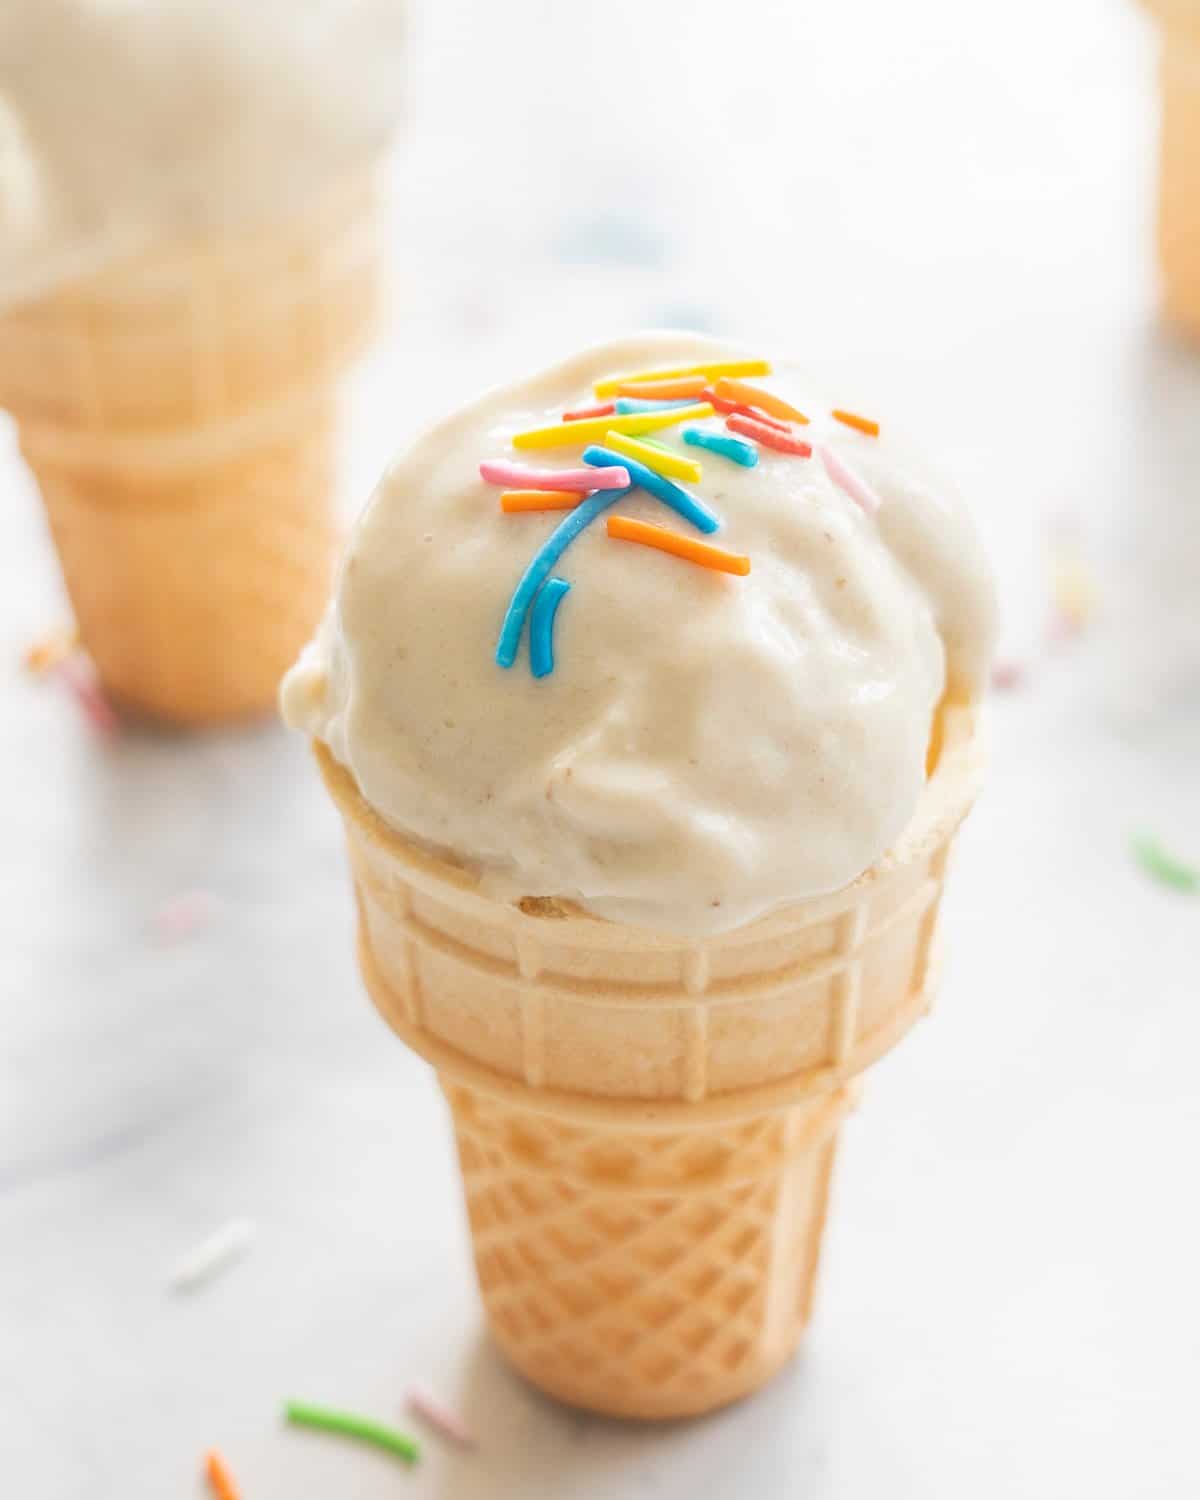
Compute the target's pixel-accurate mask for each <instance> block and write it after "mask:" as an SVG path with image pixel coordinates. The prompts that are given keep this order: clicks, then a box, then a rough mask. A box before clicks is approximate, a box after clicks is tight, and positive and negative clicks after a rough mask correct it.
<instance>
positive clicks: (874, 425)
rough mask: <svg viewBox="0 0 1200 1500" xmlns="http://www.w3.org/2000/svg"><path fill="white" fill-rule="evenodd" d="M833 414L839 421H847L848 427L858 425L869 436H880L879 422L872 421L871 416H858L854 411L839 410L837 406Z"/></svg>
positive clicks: (860, 430)
mask: <svg viewBox="0 0 1200 1500" xmlns="http://www.w3.org/2000/svg"><path fill="white" fill-rule="evenodd" d="M833 414H834V416H835V417H836V418H837V419H838V421H839V422H845V424H846V426H847V427H857V428H858V430H859V432H865V433H866V435H867V436H868V437H878V436H879V423H878V422H872V421H871V419H870V417H858V416H855V414H854V413H853V412H852V411H839V410H838V409H837V408H836V407H835V408H834V411H833Z"/></svg>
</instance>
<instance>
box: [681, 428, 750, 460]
mask: <svg viewBox="0 0 1200 1500" xmlns="http://www.w3.org/2000/svg"><path fill="white" fill-rule="evenodd" d="M683 440H684V442H685V443H689V444H690V445H691V446H692V447H693V448H707V449H708V450H709V452H710V453H719V454H720V455H721V457H722V458H728V459H731V460H732V461H733V462H734V463H735V464H741V466H742V468H743V469H752V468H753V467H754V465H755V464H756V463H757V462H758V449H757V448H756V447H755V446H754V445H753V443H743V442H742V440H741V438H735V437H726V436H725V434H724V433H723V432H708V431H706V430H705V429H704V428H703V427H685V428H684V429H683Z"/></svg>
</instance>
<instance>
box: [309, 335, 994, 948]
mask: <svg viewBox="0 0 1200 1500" xmlns="http://www.w3.org/2000/svg"><path fill="white" fill-rule="evenodd" d="M739 356H741V357H744V354H743V352H742V351H738V350H731V349H729V348H727V347H726V346H724V345H720V344H715V343H713V342H712V341H710V340H706V339H698V338H695V337H692V336H685V335H669V334H660V335H650V336H643V337H642V338H639V339H636V340H631V341H628V342H623V343H614V344H610V345H606V346H603V347H600V348H596V349H592V350H589V351H588V352H586V353H584V354H582V355H580V356H578V357H577V358H575V359H572V360H570V361H569V362H567V363H566V364H563V365H559V366H557V367H556V368H554V369H551V370H548V371H546V372H545V373H543V374H540V375H537V376H535V377H534V378H533V379H531V380H528V381H524V382H522V383H520V384H517V385H514V386H511V387H509V388H506V389H502V390H497V391H494V392H492V393H490V394H488V395H486V396H484V397H483V399H482V400H479V401H477V402H475V403H474V404H472V405H470V406H468V407H466V408H465V409H464V410H462V411H460V412H458V413H457V414H455V415H454V416H452V417H450V418H449V419H447V420H446V421H444V422H441V423H440V424H438V425H437V426H435V427H433V428H432V429H430V430H429V431H427V432H426V433H425V434H424V435H423V436H421V437H419V438H418V439H417V440H416V441H415V442H414V443H413V444H412V445H411V446H410V447H409V448H408V449H407V450H406V451H404V452H403V453H402V454H401V455H400V456H399V458H398V459H397V460H396V461H395V463H394V464H393V466H392V467H391V469H390V470H389V472H388V473H387V474H386V475H385V477H384V479H383V480H382V482H381V483H380V485H379V488H378V490H377V491H376V493H375V495H374V497H373V499H372V501H371V503H370V505H369V506H368V508H367V510H366V511H365V513H364V514H363V516H362V518H361V520H360V521H359V523H358V526H357V528H356V530H355V532H354V534H353V536H352V538H351V540H350V543H349V546H348V549H347V552H346V555H345V559H344V562H343V565H342V568H341V573H340V577H339V580H338V583H337V587H336V592H335V596H334V599H333V602H332V604H331V607H330V609H329V612H328V614H327V617H326V619H325V621H324V624H323V626H322V628H321V630H320V632H319V634H318V637H317V639H316V640H315V641H314V643H313V644H312V645H311V646H310V647H309V649H308V650H307V652H306V653H305V655H304V657H303V658H302V659H301V661H300V662H299V664H298V665H297V666H296V667H295V668H293V670H292V671H291V673H290V674H289V675H288V677H287V679H286V680H285V683H284V687H283V694H282V702H283V711H284V715H285V718H286V719H287V721H288V722H289V723H290V724H291V725H293V726H294V727H295V728H298V729H301V730H304V731H306V732H308V733H309V734H311V735H314V736H316V737H317V738H319V739H321V740H323V741H324V742H325V743H326V744H327V745H328V746H329V748H330V750H331V751H332V753H333V754H334V755H335V756H336V758H337V759H338V760H339V761H341V762H342V763H343V764H344V765H345V766H346V767H347V768H348V769H349V770H350V771H351V772H352V773H353V775H354V777H355V780H356V781H357V783H358V786H359V788H360V790H361V792H362V794H363V796H364V797H365V798H366V800H367V801H368V802H369V803H370V804H371V805H372V807H373V808H374V809H375V810H376V811H377V812H378V813H379V814H380V816H381V817H383V818H384V820H385V821H386V822H388V823H389V824H391V825H392V826H393V827H394V828H395V829H397V830H398V831H400V832H401V833H402V834H404V835H406V836H408V837H410V838H412V839H414V840H416V841H418V842H419V843H421V844H423V845H425V846H428V847H430V848H432V849H433V850H435V851H438V852H440V853H442V854H445V855H448V856H449V857H451V858H453V859H455V860H457V861H458V862H460V863H463V864H465V865H467V866H469V867H471V868H472V869H474V870H475V871H477V872H478V874H479V877H480V879H481V881H482V882H483V885H484V888H485V889H486V890H487V891H488V892H489V893H491V894H493V895H495V896H496V897H498V898H501V899H517V898H521V897H526V896H554V897H559V898H568V899H571V900H574V901H575V902H577V903H579V904H580V905H582V906H583V907H584V908H586V909H588V910H590V911H591V912H593V913H595V914H597V915H599V916H602V917H607V918H611V919H614V920H618V921H623V922H629V923H632V924H635V925H639V926H643V927H649V928H652V929H656V930H659V931H663V932H669V933H676V934H680V935H704V934H709V933H715V932H719V931H722V930H724V929H727V928H731V927H734V926H738V925H740V924H742V923H745V922H748V921H750V920H752V919H753V918H755V917H758V916H760V915H763V914H764V913H767V912H769V911H771V910H772V909H775V908H778V907H781V906H784V905H786V904H788V903H791V902H794V901H797V900H799V899H801V898H804V897H809V896H813V895H817V894H822V893H825V892H828V891H831V890H835V889H838V888H839V887H841V886H842V885H844V884H846V883H847V882H849V881H850V880H852V879H854V878H855V877H856V876H857V875H859V874H860V873H861V872H862V871H864V870H865V869H866V868H867V867H868V866H869V865H871V864H872V863H873V862H874V861H875V860H876V859H877V858H878V857H879V856H880V855H881V854H883V853H884V852H885V851H886V850H887V848H888V847H889V846H890V844H891V843H892V842H893V841H894V839H895V838H896V836H897V835H898V834H899V833H900V831H901V830H902V829H903V827H904V825H905V824H906V822H907V821H908V820H909V818H910V817H911V816H912V814H913V812H914V810H915V808H916V805H917V801H918V799H919V797H920V795H921V791H922V787H923V785H924V781H925V758H926V751H927V748H928V745H929V740H930V732H931V724H932V721H933V717H934V714H935V711H936V709H937V707H938V704H939V702H940V701H941V700H942V699H943V697H945V696H948V697H950V698H953V699H962V700H969V699H971V698H972V697H974V696H975V695H977V694H978V693H979V691H980V685H981V683H982V682H983V680H984V676H985V672H986V669H987V662H988V657H989V653H990V649H991V640H992V629H993V596H992V586H991V582H990V578H989V574H988V570H987V567H986V565H985V562H984V559H983V557H982V556H981V553H980V549H979V545H978V543H977V540H976V537H975V534H974V531H973V529H972V526H971V524H970V521H969V519H968V517H967V515H966V513H965V511H964V510H963V508H962V506H961V505H960V503H959V502H958V500H957V499H956V498H955V497H954V496H953V494H952V493H951V492H950V491H949V490H948V489H947V488H946V487H945V485H944V484H942V483H940V482H936V481H933V480H931V479H930V478H929V477H928V474H927V472H926V471H925V470H924V469H923V468H922V467H920V466H919V465H918V463H917V462H916V460H914V459H913V458H912V457H910V456H909V454H908V453H907V451H906V450H905V449H903V448H902V447H901V446H900V445H899V444H898V443H897V442H896V440H895V439H894V438H893V436H892V435H891V434H890V433H889V432H888V430H887V428H886V427H884V429H883V432H882V434H881V435H879V436H872V435H870V434H869V433H866V432H863V431H860V430H858V429H856V428H855V427H852V426H849V425H846V423H845V422H843V421H839V420H838V419H836V418H834V417H833V415H832V413H831V407H830V404H829V403H828V401H827V400H825V399H822V398H820V397H818V396H816V395H815V394H814V393H813V391H812V389H811V388H810V387H809V386H808V385H807V384H806V383H805V382H804V381H803V380H802V379H801V377H800V376H799V375H798V374H797V373H796V372H795V371H794V370H792V369H791V368H789V367H780V366H776V367H775V370H774V372H773V373H771V374H769V375H767V376H765V377H763V378H761V379H758V380H756V381H755V382H754V383H755V385H757V386H758V387H760V388H761V390H762V391H764V392H769V393H771V395H772V396H774V397H776V398H781V399H782V400H784V401H785V402H786V403H788V404H790V405H791V406H793V407H795V408H796V409H798V410H799V411H800V412H802V413H803V414H805V415H806V416H808V417H809V418H810V423H809V425H806V426H794V427H793V428H792V435H793V438H799V439H802V441H803V442H804V443H805V444H810V445H812V446H813V453H812V455H811V456H803V454H802V453H795V452H779V451H776V450H775V449H774V448H772V447H770V446H768V445H765V444H759V443H758V442H756V441H755V440H754V439H753V438H751V439H749V440H748V441H749V447H750V449H751V450H752V451H755V450H756V452H757V461H756V462H755V463H754V466H753V467H742V466H741V465H740V464H738V463H736V462H734V461H733V460H732V459H731V458H729V457H726V456H724V455H722V454H720V453H715V452H711V451H707V450H706V449H704V448H702V447H695V446H691V445H689V444H687V443H686V442H685V441H684V439H683V432H684V431H685V430H687V427H691V428H695V429H699V431H700V432H703V433H709V434H711V435H713V436H717V435H722V436H725V437H728V436H731V434H730V433H729V431H728V429H727V427H726V426H725V422H724V419H723V417H722V415H721V414H720V413H719V412H717V413H714V415H713V416H712V417H710V418H707V419H703V420H700V421H698V422H690V423H688V424H686V426H684V425H674V426H664V427H662V428H660V429H659V430H658V431H657V432H655V433H654V437H655V439H656V440H657V441H660V442H662V443H663V444H664V445H665V447H666V448H667V449H668V450H670V452H672V453H675V454H677V455H682V456H686V457H688V458H691V459H694V460H698V461H699V462H700V463H701V465H702V476H701V478H700V479H699V480H698V481H695V482H684V481H676V482H678V483H680V484H681V487H682V489H683V490H684V491H685V492H686V493H687V494H688V495H689V496H690V497H692V499H693V500H695V501H698V502H699V504H700V505H701V506H702V507H704V509H706V510H707V511H708V512H710V513H711V514H712V515H713V516H715V517H717V518H719V522H720V525H719V529H718V530H716V531H715V532H713V533H712V534H710V535H707V536H704V535H702V534H701V532H700V531H699V529H698V528H697V527H695V526H693V525H691V524H690V523H689V522H688V521H686V520H684V519H683V518H682V517H681V516H680V515H678V514H676V513H675V512H673V511H672V510H671V509H669V508H668V507H667V506H666V505H665V504H664V503H663V501H662V500H661V499H660V498H658V497H656V496H655V495H654V494H652V493H650V492H648V491H647V490H646V489H645V488H642V487H634V488H631V489H630V490H629V491H628V492H625V491H623V490H617V491H611V490H610V491H603V492H600V493H601V494H603V495H604V496H605V498H606V499H607V498H608V497H610V496H613V495H615V496H616V498H615V499H614V500H613V501H612V504H611V505H610V506H609V507H608V510H607V515H600V516H599V517H598V518H597V519H596V520H595V521H594V522H593V523H592V524H590V525H588V526H587V527H586V528H584V529H583V530H582V531H580V533H579V535H578V536H577V537H576V538H575V539H574V540H573V541H572V542H571V543H570V545H569V546H567V547H566V548H565V549H564V550H563V551H562V553H561V556H559V558H558V560H557V562H555V563H554V566H553V576H554V577H556V578H560V579H561V580H562V581H563V582H565V583H569V584H570V591H569V593H566V594H565V595H563V597H562V599H561V602H560V606H559V609H558V613H557V617H556V619H555V621H554V626H553V649H554V657H555V666H554V669H553V671H552V672H550V673H549V675H546V676H541V677H535V676H534V675H533V672H532V671H531V663H530V658H529V654H528V651H529V648H528V642H529V638H530V625H529V622H528V619H526V621H525V623H524V626H523V628H522V630H521V633H520V635H519V637H518V641H519V645H518V649H517V653H516V657H515V660H514V663H513V665H512V666H511V667H508V668H506V667H504V666H502V665H499V664H498V662H497V647H498V644H499V643H500V638H501V634H502V622H504V620H505V618H506V612H509V611H510V608H511V603H512V600H513V598H514V594H516V597H517V598H518V601H519V599H520V597H521V596H520V592H519V589H518V586H519V581H520V580H521V579H522V576H523V575H524V574H525V573H526V570H527V569H528V568H529V566H530V562H531V559H533V558H534V557H535V555H536V554H537V553H538V550H539V548H540V547H541V546H542V545H543V544H544V543H545V542H546V541H547V539H548V538H549V537H550V536H551V534H552V533H554V532H555V530H556V528H557V527H559V526H560V525H562V524H563V523H564V520H565V518H568V517H571V516H573V515H575V514H576V513H575V512H572V511H569V510H560V511H554V512H538V511H522V512H515V513H512V512H503V511H502V510H501V507H500V504H499V503H498V496H499V495H500V493H501V491H500V489H499V488H497V487H496V486H495V485H493V484H489V483H487V482H485V481H484V480H483V479H482V478H481V474H480V463H481V461H492V460H500V461H507V462H509V463H512V462H516V461H519V462H521V463H524V464H532V465H535V466H538V467H541V468H558V469H563V468H572V469H577V468H578V467H580V460H581V457H582V455H583V452H584V451H585V444H584V442H583V441H582V439H576V440H575V441H574V442H573V443H572V444H571V445H570V446H566V447H557V448H554V449H540V448H535V449H531V450H530V449H519V450H518V449H514V447H513V446H512V439H513V437H514V435H516V434H519V433H521V432H522V431H525V430H530V429H536V428H540V427H544V426H550V425H553V424H555V423H558V424H560V425H562V423H561V418H562V415H563V413H564V412H565V411H567V410H571V409H577V408H580V407H581V406H584V405H586V404H587V403H589V402H594V401H595V400H596V397H595V396H594V394H593V389H592V388H593V384H594V382H596V381H597V380H602V378H603V377H605V376H608V375H610V374H611V373H612V372H614V371H623V370H624V371H640V370H642V369H645V368H648V367H653V368H657V369H662V368H671V367H681V366H686V365H688V364H695V363H700V362H709V363H711V362H714V361H721V360H730V359H737V358H738V357H739ZM839 394H840V393H839ZM779 409H782V408H779ZM693 435H695V434H694V433H693ZM618 456H619V455H618ZM741 456H742V457H743V458H746V457H748V456H750V455H749V454H745V453H744V454H742V455H741ZM594 457H595V455H593V458H594ZM831 470H832V475H831ZM833 476H836V478H835V477H833ZM856 493H857V498H856ZM875 500H878V502H879V506H878V510H877V511H874V513H869V512H871V510H872V509H873V502H874V501H875ZM566 503H567V502H565V501H564V504H566ZM593 508H598V506H594V507H593ZM611 516H624V517H629V518H631V519H633V520H635V521H638V520H640V521H645V522H650V523H653V524H654V525H657V526H663V527H666V528H667V529H668V530H670V531H672V532H674V533H676V534H677V535H681V536H683V535H686V536H688V537H689V538H692V539H696V540H700V541H703V542H705V543H706V544H708V545H716V546H719V547H720V548H722V549H723V550H725V551H727V552H730V553H733V554H737V555H738V556H745V557H748V558H749V560H750V571H749V573H748V574H746V575H745V576H738V575H736V574H730V573H722V572H717V571H713V570H711V569H708V568H705V567H702V566H699V565H697V564H696V563H695V562H693V561H690V560H687V559H685V558H681V557H678V556H674V555H671V554H670V553H664V552H662V551H659V550H656V549H653V548H651V547H647V546H642V545H636V544H633V543H631V542H629V541H624V540H620V539H616V538H614V537H613V536H610V535H609V534H608V531H607V525H606V521H607V519H608V517H611ZM560 535H561V534H560ZM507 639H508V641H509V643H510V645H511V642H512V639H513V636H512V632H511V614H510V630H509V632H508V635H507ZM504 654H505V653H504V650H503V648H502V649H501V651H500V655H501V656H503V655H504Z"/></svg>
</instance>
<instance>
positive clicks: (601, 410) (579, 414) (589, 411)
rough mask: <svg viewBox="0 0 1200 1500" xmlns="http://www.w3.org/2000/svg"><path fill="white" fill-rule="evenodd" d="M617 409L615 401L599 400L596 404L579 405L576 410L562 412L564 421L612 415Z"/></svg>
mask: <svg viewBox="0 0 1200 1500" xmlns="http://www.w3.org/2000/svg"><path fill="white" fill-rule="evenodd" d="M616 409H617V403H616V402H615V401H597V402H596V404H595V406H579V407H576V409H575V410H574V411H565V412H563V414H562V419H563V421H564V422H578V421H581V420H582V419H583V418H584V417H611V416H612V414H613V413H614V412H615V411H616Z"/></svg>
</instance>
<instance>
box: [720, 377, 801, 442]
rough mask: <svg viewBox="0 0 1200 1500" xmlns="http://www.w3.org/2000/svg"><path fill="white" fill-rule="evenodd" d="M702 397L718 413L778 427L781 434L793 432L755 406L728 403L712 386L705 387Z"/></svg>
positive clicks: (784, 424) (785, 424) (735, 402)
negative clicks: (747, 418) (757, 409)
mask: <svg viewBox="0 0 1200 1500" xmlns="http://www.w3.org/2000/svg"><path fill="white" fill-rule="evenodd" d="M701 397H702V399H703V400H705V401H707V402H708V403H709V404H710V405H711V406H713V407H715V409H716V410H717V411H719V412H722V413H724V414H726V415H733V416H738V417H749V418H750V420H751V421H752V422H764V423H766V425H767V426H768V427H778V429H779V430H780V432H791V430H792V429H791V428H790V427H789V426H788V424H787V423H786V422H780V421H779V420H778V418H776V417H769V416H768V415H767V413H766V412H765V411H756V410H755V408H754V407H753V406H745V405H743V403H742V402H740V401H727V400H726V399H725V397H724V396H718V395H717V393H716V391H714V390H713V389H712V387H711V386H705V388H704V390H703V391H702V392H701Z"/></svg>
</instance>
